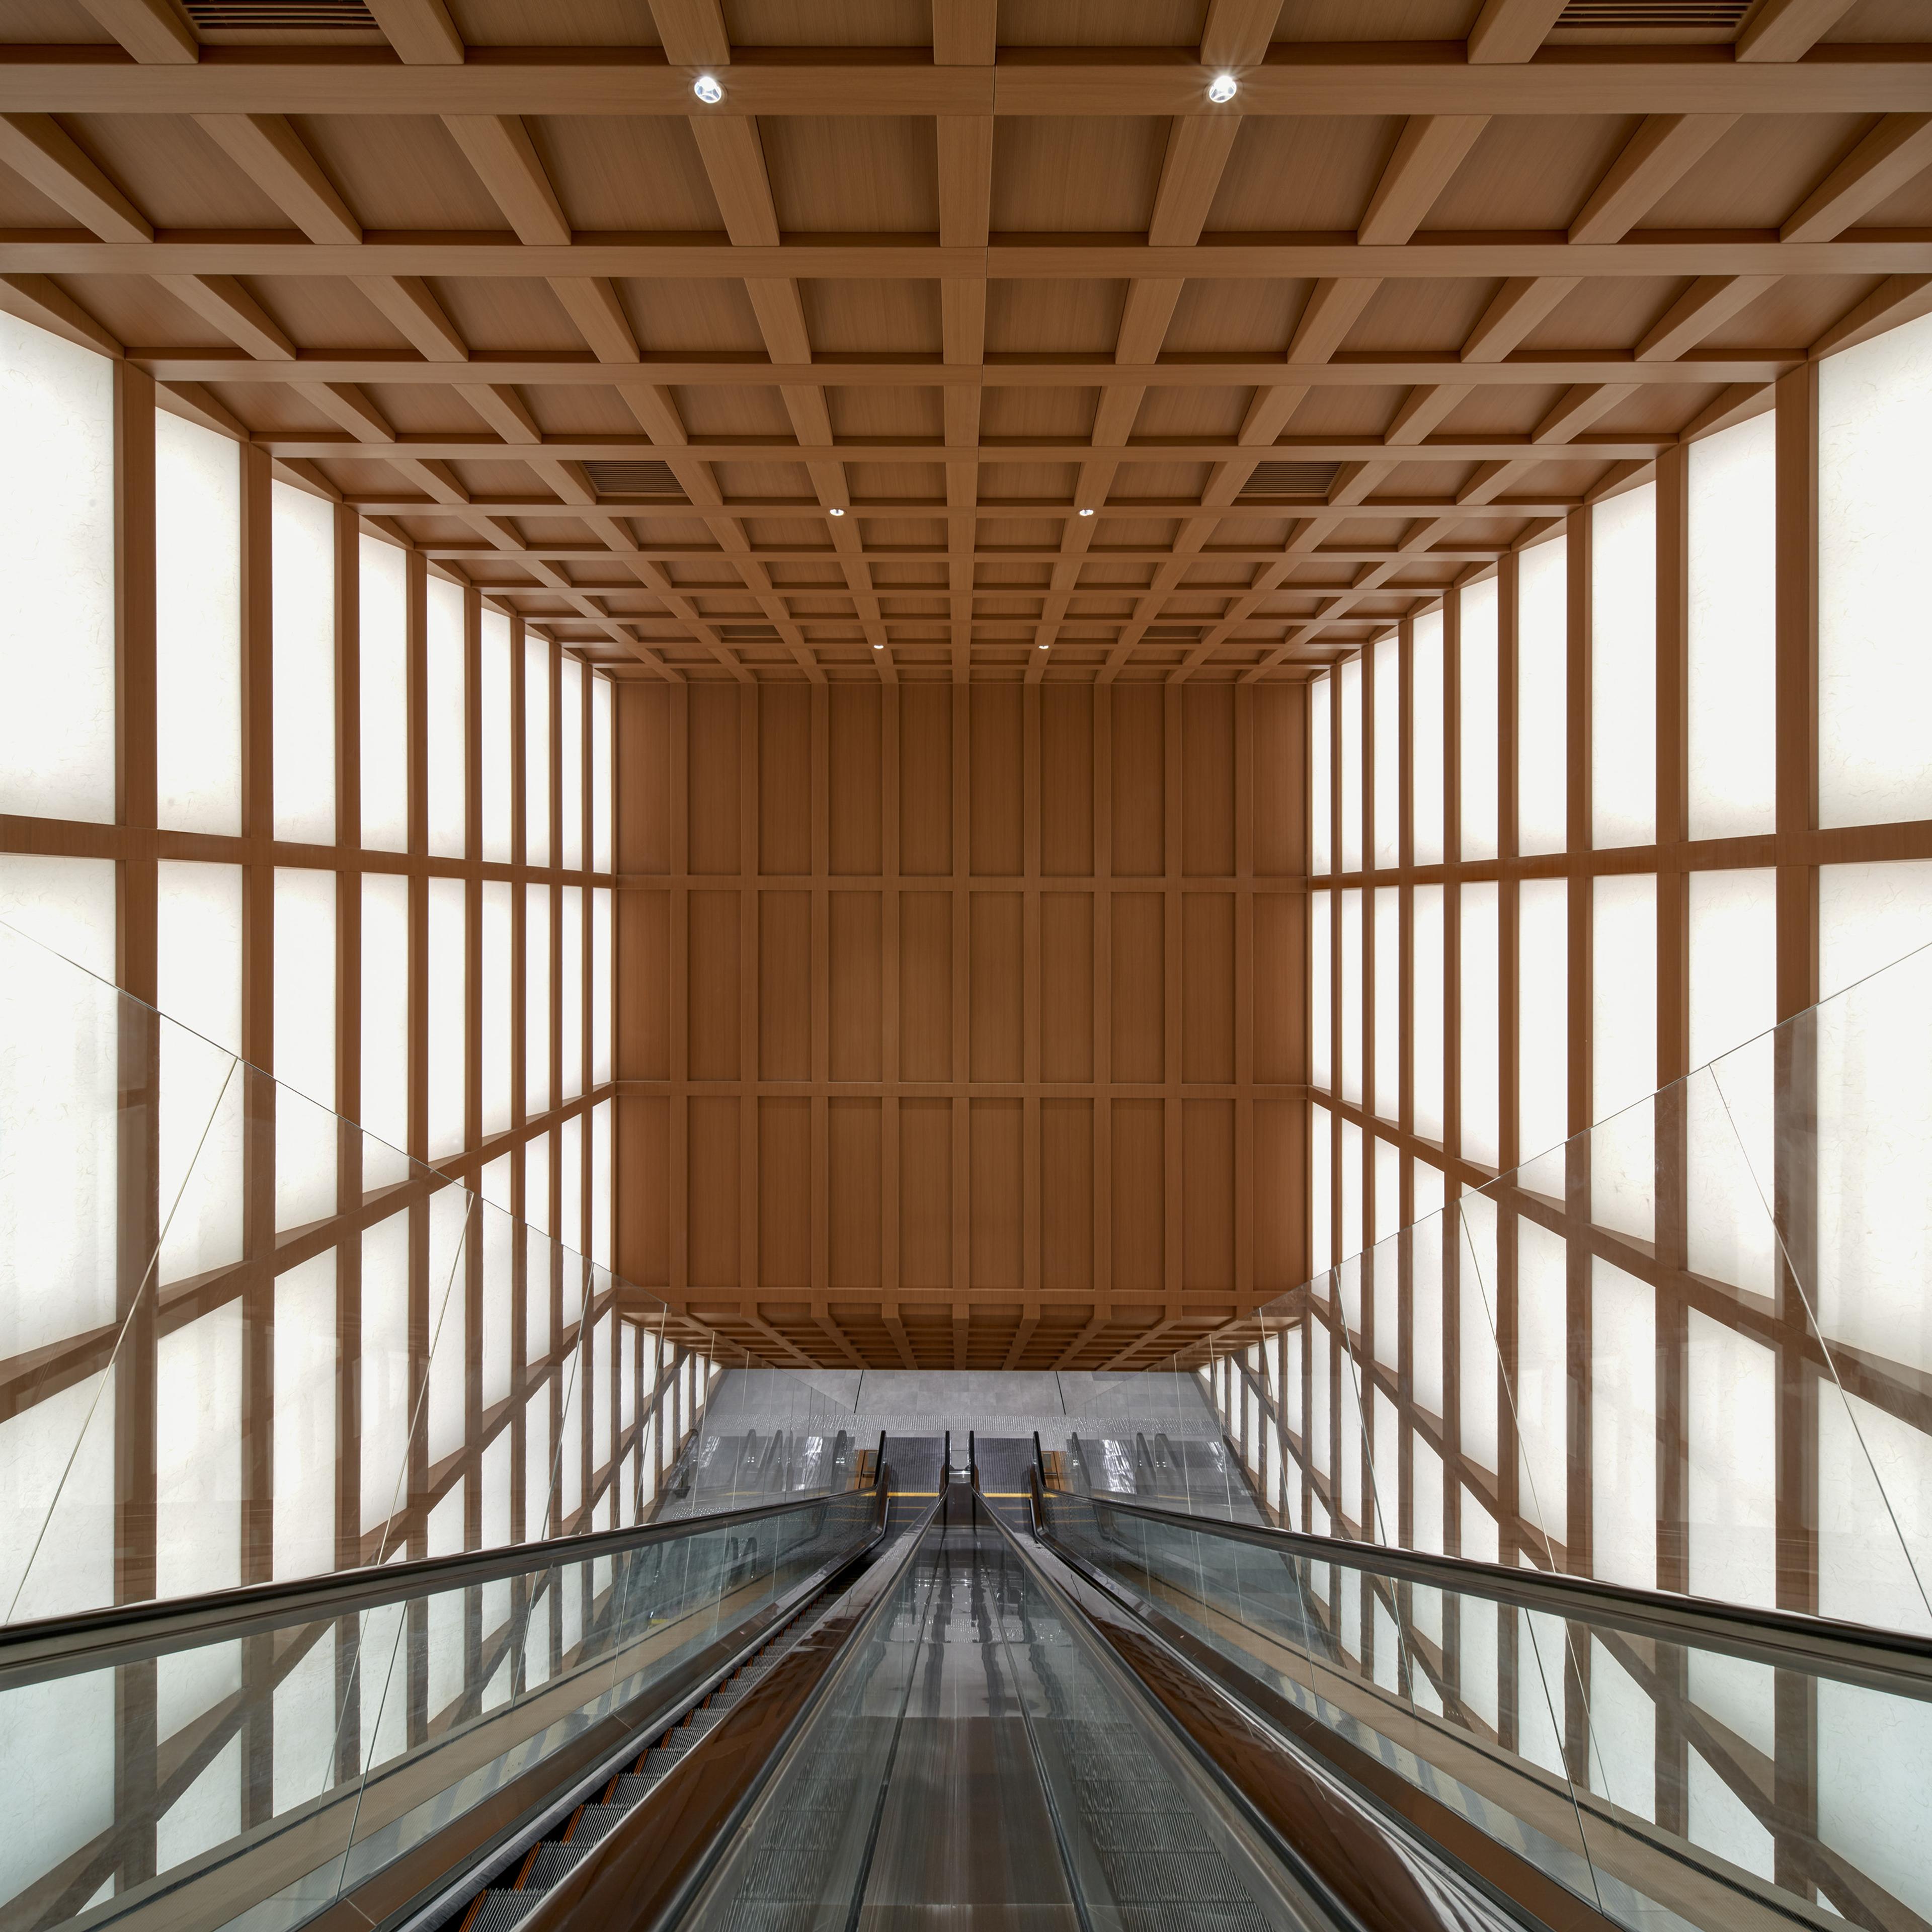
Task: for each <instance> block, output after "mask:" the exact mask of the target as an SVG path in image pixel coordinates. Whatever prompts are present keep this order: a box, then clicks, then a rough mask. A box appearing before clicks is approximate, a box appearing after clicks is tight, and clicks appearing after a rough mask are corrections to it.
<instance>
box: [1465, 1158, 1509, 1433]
mask: <svg viewBox="0 0 1932 1932" xmlns="http://www.w3.org/2000/svg"><path fill="white" fill-rule="evenodd" d="M1456 1213H1457V1219H1458V1220H1459V1221H1460V1223H1461V1241H1460V1246H1459V1251H1458V1253H1457V1265H1458V1268H1459V1270H1460V1279H1459V1281H1458V1289H1459V1292H1458V1294H1457V1314H1458V1316H1459V1318H1460V1319H1459V1325H1458V1334H1457V1346H1458V1348H1459V1349H1460V1357H1459V1358H1458V1365H1459V1367H1460V1370H1461V1374H1462V1385H1461V1395H1462V1399H1463V1454H1465V1455H1468V1456H1472V1457H1475V1460H1477V1461H1478V1463H1481V1465H1482V1466H1483V1467H1484V1469H1490V1470H1493V1469H1496V1463H1497V1449H1496V1444H1497V1439H1498V1438H1497V1430H1496V1404H1497V1400H1498V1396H1499V1387H1498V1380H1497V1376H1496V1203H1495V1202H1493V1201H1492V1200H1491V1199H1490V1198H1489V1196H1487V1195H1486V1194H1466V1195H1464V1196H1463V1198H1462V1199H1460V1201H1459V1202H1457V1204H1456Z"/></svg>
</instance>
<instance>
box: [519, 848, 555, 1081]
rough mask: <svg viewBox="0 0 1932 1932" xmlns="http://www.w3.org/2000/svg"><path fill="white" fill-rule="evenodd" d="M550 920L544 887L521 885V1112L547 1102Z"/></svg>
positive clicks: (548, 899)
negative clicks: (522, 886)
mask: <svg viewBox="0 0 1932 1932" xmlns="http://www.w3.org/2000/svg"><path fill="white" fill-rule="evenodd" d="M549 1105H550V888H549V886H525V887H524V888H523V1112H525V1113H526V1114H536V1113H541V1112H542V1111H543V1110H544V1109H545V1108H546V1107H547V1106H549Z"/></svg>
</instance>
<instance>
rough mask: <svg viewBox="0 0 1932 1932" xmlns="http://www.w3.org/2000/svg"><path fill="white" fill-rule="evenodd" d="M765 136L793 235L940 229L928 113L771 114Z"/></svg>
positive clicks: (777, 201)
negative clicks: (836, 115) (896, 114)
mask: <svg viewBox="0 0 1932 1932" xmlns="http://www.w3.org/2000/svg"><path fill="white" fill-rule="evenodd" d="M758 133H759V139H760V142H761V143H762V145H763V148H764V154H765V165H766V168H767V169H769V172H770V175H771V181H772V203H773V205H774V206H775V208H777V210H778V226H779V228H780V229H781V230H783V231H784V233H787V234H799V235H803V234H813V233H818V234H835V235H850V234H856V233H889V234H913V235H936V234H937V233H938V232H939V157H938V143H937V140H936V138H935V133H934V124H933V122H932V119H931V118H929V117H916V118H915V117H912V116H905V117H898V116H890V115H866V116H865V117H864V118H856V117H853V118H837V119H834V118H829V117H826V116H822V115H768V116H766V118H764V119H763V120H762V121H760V123H759V128H758Z"/></svg>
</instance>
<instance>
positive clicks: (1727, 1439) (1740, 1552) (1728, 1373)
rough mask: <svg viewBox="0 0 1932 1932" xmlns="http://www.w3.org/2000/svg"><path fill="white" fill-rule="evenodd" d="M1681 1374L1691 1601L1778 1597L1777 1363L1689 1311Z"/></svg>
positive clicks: (1758, 1346) (1761, 1601)
mask: <svg viewBox="0 0 1932 1932" xmlns="http://www.w3.org/2000/svg"><path fill="white" fill-rule="evenodd" d="M1690 1323H1691V1327H1690V1348H1689V1353H1688V1363H1687V1370H1686V1377H1685V1408H1686V1409H1687V1410H1688V1416H1687V1418H1686V1422H1685V1435H1686V1448H1687V1450H1688V1459H1689V1475H1690V1499H1689V1500H1690V1532H1691V1534H1690V1544H1691V1549H1690V1586H1691V1595H1693V1596H1696V1597H1716V1598H1722V1599H1724V1601H1727V1602H1730V1603H1736V1604H1758V1605H1760V1606H1761V1607H1765V1608H1767V1609H1768V1608H1769V1607H1771V1606H1772V1604H1775V1602H1776V1601H1777V1561H1776V1558H1777V1523H1778V1517H1777V1508H1776V1500H1775V1468H1774V1462H1773V1459H1772V1457H1771V1455H1770V1454H1769V1453H1768V1452H1769V1448H1770V1445H1771V1444H1772V1442H1773V1441H1774V1440H1775V1436H1776V1429H1777V1406H1778V1404H1777V1361H1776V1358H1775V1356H1774V1355H1772V1352H1771V1350H1770V1349H1768V1348H1766V1346H1764V1345H1763V1343H1759V1342H1754V1341H1753V1340H1751V1337H1749V1336H1748V1335H1741V1334H1738V1333H1737V1332H1736V1331H1735V1330H1733V1329H1730V1328H1726V1327H1725V1326H1724V1325H1723V1324H1721V1323H1720V1322H1714V1321H1712V1319H1711V1318H1710V1317H1709V1316H1707V1315H1702V1314H1700V1313H1698V1312H1697V1310H1695V1309H1694V1310H1691V1316H1690Z"/></svg>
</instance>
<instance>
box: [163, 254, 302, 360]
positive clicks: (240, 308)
mask: <svg viewBox="0 0 1932 1932" xmlns="http://www.w3.org/2000/svg"><path fill="white" fill-rule="evenodd" d="M154 280H155V281H157V282H158V283H159V284H160V286H161V287H163V288H164V289H166V290H167V291H168V293H169V294H170V295H172V296H174V297H175V299H177V300H178V301H179V302H183V303H185V304H186V305H187V307H188V308H191V309H193V311H194V312H195V314H196V315H198V316H199V317H201V319H202V321H204V322H205V323H211V324H212V325H213V326H214V327H215V328H216V329H219V330H220V332H221V333H222V334H223V335H225V336H226V337H227V338H228V339H229V341H230V342H232V343H233V344H235V345H236V347H238V348H241V349H245V350H247V351H248V353H249V354H250V355H251V356H254V358H255V359H256V360H257V362H281V363H290V362H293V361H294V360H295V359H296V346H295V344H293V342H291V341H290V340H289V338H288V337H287V335H284V333H283V332H282V330H281V326H280V325H279V324H278V323H276V322H275V320H274V318H273V317H271V316H270V315H269V313H268V311H266V309H264V308H263V306H262V305H261V304H260V302H257V300H256V299H255V298H254V296H251V294H250V293H248V290H246V289H245V288H244V287H242V284H240V283H239V282H238V281H236V279H235V278H234V277H233V275H157V276H156V277H155V278H154Z"/></svg>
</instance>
